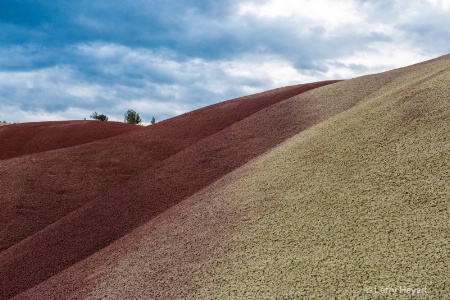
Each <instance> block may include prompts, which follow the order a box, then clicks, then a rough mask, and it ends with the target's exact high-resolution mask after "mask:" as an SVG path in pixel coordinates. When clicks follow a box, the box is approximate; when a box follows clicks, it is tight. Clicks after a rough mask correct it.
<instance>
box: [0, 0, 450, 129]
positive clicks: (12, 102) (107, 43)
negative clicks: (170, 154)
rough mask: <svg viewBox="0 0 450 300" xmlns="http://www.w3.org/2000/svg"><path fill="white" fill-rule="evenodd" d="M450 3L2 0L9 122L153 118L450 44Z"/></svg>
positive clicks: (354, 72) (343, 75)
mask: <svg viewBox="0 0 450 300" xmlns="http://www.w3.org/2000/svg"><path fill="white" fill-rule="evenodd" d="M448 16H450V0H373V1H371V0H298V1H295V0H242V1H237V0H214V1H208V0H130V1H119V0H77V1H69V0H48V1H45V0H0V121H2V120H5V121H7V122H18V123H22V122H35V121H52V120H82V119H84V118H87V119H90V118H89V116H90V115H91V114H92V113H93V112H94V111H96V112H98V113H99V114H106V115H107V116H108V117H109V120H110V121H120V122H123V119H124V113H125V112H126V111H127V110H128V109H133V110H135V111H136V112H138V113H139V114H140V116H141V117H142V119H143V123H144V125H148V124H149V123H150V120H151V118H152V117H153V116H154V117H155V118H156V120H157V121H161V120H163V119H167V118H170V117H173V116H176V115H179V114H182V113H185V112H188V111H191V110H194V109H197V108H201V107H204V106H207V105H210V104H213V103H217V102H220V101H224V100H228V99H232V98H236V97H240V96H244V95H249V94H254V93H258V92H262V91H265V90H269V89H273V88H278V87H282V86H287V85H293V84H299V83H307V82H314V81H321V80H328V79H350V78H354V77H358V76H362V75H365V74H373V73H378V72H382V71H387V70H391V69H394V68H399V67H403V66H407V65H411V64H414V63H417V62H421V61H424V60H428V59H431V58H434V57H437V56H440V55H444V54H448V53H450V39H449V37H450V18H449V17H448Z"/></svg>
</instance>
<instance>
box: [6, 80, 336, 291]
mask: <svg viewBox="0 0 450 300" xmlns="http://www.w3.org/2000/svg"><path fill="white" fill-rule="evenodd" d="M333 82H336V81H328V82H318V83H311V84H304V85H297V86H292V87H286V88H281V89H277V90H273V91H268V92H264V93H261V94H257V95H252V96H248V97H242V98H239V99H236V100H232V101H226V102H222V103H220V104H217V105H213V106H210V107H206V108H203V109H201V110H197V111H193V112H191V113H188V114H185V115H182V116H180V117H177V118H173V119H170V120H167V121H164V122H160V123H157V124H156V125H152V126H150V127H148V128H146V129H145V130H140V131H138V132H136V133H130V134H127V135H121V136H118V137H115V138H111V139H107V140H103V141H98V142H94V143H90V144H87V145H80V146H77V147H71V148H67V149H61V150H58V151H56V152H54V151H50V152H45V153H40V154H39V153H38V154H36V155H33V156H29V157H24V158H16V159H10V160H6V161H5V162H4V164H3V166H2V167H4V168H5V169H8V172H10V173H9V176H8V180H9V182H10V183H9V184H6V182H7V181H6V180H5V182H4V187H5V190H6V191H7V192H8V193H9V194H8V196H6V197H4V198H3V199H5V200H3V201H4V203H6V205H5V206H6V207H8V205H9V207H10V212H8V211H6V212H5V213H4V217H2V219H3V220H5V222H8V224H7V225H8V228H9V230H5V231H4V232H3V234H4V235H5V236H6V238H5V239H3V240H6V239H7V238H9V244H10V245H12V246H11V247H10V248H8V249H6V250H4V251H3V252H1V253H0V278H8V277H10V278H11V277H14V278H15V281H14V282H11V281H8V280H5V281H2V282H0V283H1V284H2V286H0V290H1V291H2V293H4V294H3V295H4V296H10V295H13V294H14V293H16V292H18V291H21V290H23V289H26V288H28V287H31V286H33V285H34V284H37V283H39V282H40V281H42V280H44V279H46V278H47V277H49V276H51V275H53V274H55V273H57V272H59V271H61V270H63V269H64V268H66V267H68V266H70V265H71V264H73V263H75V262H77V261H79V260H81V259H83V258H85V257H87V256H88V255H90V254H92V253H94V252H95V251H97V250H99V249H101V248H102V247H104V246H106V245H108V244H109V243H111V242H113V241H114V240H116V239H117V238H119V237H121V236H122V235H124V234H126V233H128V232H129V231H131V230H132V229H133V228H135V227H137V226H139V225H141V224H143V223H144V222H146V221H148V220H150V219H151V218H153V217H155V216H157V215H158V214H159V213H160V212H161V211H163V210H165V209H167V208H168V207H170V206H171V205H174V204H175V203H177V202H178V201H181V200H182V199H183V198H185V197H186V196H189V195H191V194H193V193H194V192H196V191H198V190H199V189H201V188H203V187H204V186H205V185H207V184H209V183H211V182H212V181H214V180H215V179H217V178H219V177H220V176H222V175H223V174H225V173H227V172H229V171H230V170H232V169H233V168H236V167H238V166H240V165H241V164H243V163H244V162H246V161H248V160H249V159H251V158H252V157H255V156H257V155H258V154H261V153H262V152H264V151H265V150H266V149H268V148H269V147H271V146H273V145H275V143H277V141H282V140H283V136H287V135H292V134H294V132H293V131H292V130H290V129H289V130H285V132H284V133H282V132H280V133H277V132H276V131H275V130H276V128H278V127H274V128H273V129H272V134H271V135H268V136H267V137H262V138H261V136H260V135H259V132H253V133H252V132H249V133H250V136H249V138H253V139H255V143H256V145H257V147H256V148H255V149H256V150H253V148H251V147H250V150H249V151H243V152H242V155H236V156H235V157H232V155H235V154H236V153H239V152H240V150H241V148H242V147H241V145H240V144H237V143H239V142H240V140H239V139H238V138H235V139H234V141H232V142H231V143H229V142H228V141H227V138H230V137H226V136H224V135H223V134H221V132H222V131H225V130H226V129H228V128H229V127H230V126H232V125H233V124H235V123H236V122H239V121H240V120H244V119H245V118H247V117H249V116H251V115H253V114H255V113H257V112H258V111H261V110H263V109H264V108H266V107H270V106H271V105H273V104H276V103H278V102H280V101H282V100H284V99H287V98H290V97H291V96H293V95H298V94H299V93H302V92H305V91H308V90H310V89H313V88H316V87H320V86H323V85H327V84H330V83H333ZM261 117H262V119H261V120H264V117H265V116H263V115H261ZM311 120H313V121H314V120H319V119H317V118H313V119H311ZM274 121H276V120H273V121H272V123H273V122H274ZM275 125H276V124H275ZM279 125H281V124H278V125H277V126H279ZM301 126H303V125H301ZM287 128H289V126H287ZM267 132H270V130H268V131H267ZM213 136H214V138H213V139H212V140H211V142H205V141H204V140H207V139H209V138H211V137H213ZM272 136H275V137H274V138H272ZM229 144H231V146H228V145H229ZM192 147H195V148H192ZM217 147H218V148H217ZM221 149H223V150H225V151H226V152H227V155H228V156H227V157H224V158H221V157H220V155H219V156H217V157H209V156H208V155H212V154H213V152H217V151H221ZM175 154H176V155H175ZM211 160H215V161H216V162H215V163H214V164H210V163H209V161H211ZM197 163H198V164H200V165H201V166H203V168H204V170H203V172H202V170H200V169H198V170H197V166H196V164H197ZM49 167H51V168H52V169H51V172H49V170H48V168H49ZM199 170H200V172H199V173H200V174H201V175H199V176H195V174H197V173H196V172H198V171H199ZM44 172H45V174H44ZM47 174H49V175H53V176H51V177H50V176H49V175H47ZM137 174H139V176H136V177H133V176H134V175H137ZM24 175H25V178H24ZM197 177H198V178H197ZM130 178H131V179H130ZM127 179H128V180H127ZM23 180H26V182H27V185H23ZM58 180H59V181H58ZM55 181H56V182H55ZM119 183H121V184H120V185H119ZM179 183H180V184H179ZM14 184H15V186H14ZM61 195H62V197H61ZM150 195H152V196H150ZM58 196H60V197H58ZM92 199H93V200H92ZM89 201H90V202H89ZM84 203H87V204H85V205H84V206H82V205H83V204H84ZM17 205H19V206H17ZM80 206H82V207H81V208H80V209H78V210H76V211H74V212H73V213H71V214H69V215H67V216H66V217H64V218H62V217H63V216H64V215H66V214H67V213H68V212H70V211H73V210H74V209H76V208H77V207H80ZM19 210H20V211H19ZM10 216H15V219H13V220H11V217H10ZM21 218H22V219H21ZM33 218H34V220H33ZM30 220H33V221H34V222H31V221H30ZM21 221H22V222H21ZM55 221H57V222H55ZM52 222H55V223H53V224H52V225H50V226H48V227H46V228H45V229H44V230H42V231H38V230H40V229H42V228H44V227H45V225H48V224H50V223H52ZM27 226H28V227H27ZM15 231H16V240H12V238H11V236H12V235H13V233H14V232H15ZM33 233H34V234H33ZM20 234H21V235H20ZM24 236H29V238H27V239H24V240H22V241H21V242H19V243H17V244H14V243H16V242H17V241H18V239H17V237H19V238H23V237H24ZM6 241H7V242H8V240H6Z"/></svg>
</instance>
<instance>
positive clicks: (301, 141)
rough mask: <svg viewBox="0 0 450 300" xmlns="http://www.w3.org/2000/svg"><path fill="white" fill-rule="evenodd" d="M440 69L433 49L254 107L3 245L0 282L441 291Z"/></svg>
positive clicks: (215, 289) (67, 289) (260, 293)
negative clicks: (406, 63) (426, 57)
mask: <svg viewBox="0 0 450 300" xmlns="http://www.w3.org/2000/svg"><path fill="white" fill-rule="evenodd" d="M449 67H450V56H444V57H441V58H438V59H435V60H432V61H429V62H425V63H421V64H418V65H414V66H411V67H408V68H403V69H398V70H393V71H390V72H385V73H381V74H376V75H370V76H364V77H360V78H356V79H352V80H347V81H343V82H339V83H335V84H331V85H327V86H323V87H320V88H317V89H313V90H310V91H308V92H305V93H302V94H298V95H296V96H294V97H292V98H289V99H286V100H284V101H281V102H277V103H275V104H272V105H270V106H268V107H266V108H265V109H263V110H261V111H258V112H255V113H253V114H250V115H249V116H248V117H246V118H243V119H242V120H240V121H237V122H234V123H233V124H232V125H230V126H227V127H225V128H224V129H223V130H221V131H219V132H217V133H215V134H212V135H209V136H208V137H205V138H204V139H202V140H200V141H198V142H196V143H193V144H192V145H190V146H188V147H186V148H185V149H183V150H181V151H179V152H177V153H176V154H174V155H171V156H170V157H168V158H167V159H165V160H164V161H162V162H161V163H160V164H158V167H157V168H154V169H147V170H144V171H143V172H142V173H140V174H139V176H135V177H133V178H130V179H129V180H127V181H126V182H122V183H121V184H120V185H119V186H116V188H115V189H110V190H109V191H108V193H107V194H105V195H100V196H98V197H97V198H95V199H94V200H92V201H90V202H89V203H88V204H86V205H84V206H83V207H81V208H80V209H78V210H76V211H73V212H72V213H70V214H68V215H66V216H65V217H64V218H62V219H60V220H59V221H58V222H56V223H54V224H52V225H50V226H48V227H46V228H45V229H44V230H41V231H39V232H37V233H35V234H34V235H32V236H31V237H30V238H28V239H25V240H22V241H21V242H19V243H17V244H15V245H13V246H12V247H10V248H9V249H6V250H5V251H3V252H1V253H0V278H15V279H17V280H16V282H15V283H9V282H4V283H2V288H1V290H2V291H3V290H13V292H10V294H7V295H6V296H9V295H14V294H15V293H17V292H19V291H24V293H22V294H20V295H18V296H17V297H16V298H17V299H29V298H48V297H56V298H67V299H70V298H72V299H80V298H84V299H89V298H100V297H104V296H105V295H107V296H108V297H111V298H123V299H127V298H160V299H211V298H215V299H236V298H238V299H251V298H277V297H278V298H311V296H312V295H314V297H317V298H330V297H337V298H363V297H375V296H376V295H374V294H373V292H374V290H373V289H374V288H378V287H392V288H396V287H397V288H398V287H399V286H401V287H409V288H416V289H422V291H423V288H425V291H426V292H427V296H429V297H432V298H437V299H439V298H444V297H445V295H446V292H447V289H448V286H447V278H448V276H449V272H448V270H447V268H446V267H445V259H446V257H447V256H446V255H447V248H446V240H447V224H446V220H447V203H446V202H447V199H449V197H450V190H449V188H448V187H447V185H445V183H446V178H448V153H449V150H450V141H449V139H448V115H449V113H450V105H449V103H450V101H449V100H450V84H449V83H450V68H449ZM51 275H54V276H52V277H50V276H51ZM27 276H28V277H27ZM35 284H37V285H36V286H34V287H32V286H33V285H35ZM29 287H32V288H30V289H28V290H26V289H27V288H29ZM371 289H372V290H371ZM25 290H26V291H25ZM402 296H405V297H408V295H401V296H400V297H402Z"/></svg>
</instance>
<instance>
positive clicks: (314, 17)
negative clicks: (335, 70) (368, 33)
mask: <svg viewBox="0 0 450 300" xmlns="http://www.w3.org/2000/svg"><path fill="white" fill-rule="evenodd" d="M238 14H239V15H243V16H246V15H253V16H257V17H260V18H280V21H281V20H282V19H283V18H284V19H285V18H301V19H303V20H308V21H309V25H310V26H311V25H320V26H322V25H325V26H327V27H336V26H338V25H344V24H356V23H359V22H361V21H362V18H361V16H360V14H359V12H358V10H357V6H356V5H355V2H354V1H349V0H334V1H329V0H301V1H291V0H267V1H263V2H261V1H247V2H244V3H242V4H241V5H239V8H238Z"/></svg>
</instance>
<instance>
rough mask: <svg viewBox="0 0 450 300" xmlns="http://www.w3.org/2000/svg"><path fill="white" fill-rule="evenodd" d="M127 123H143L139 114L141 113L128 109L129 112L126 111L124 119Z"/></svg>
mask: <svg viewBox="0 0 450 300" xmlns="http://www.w3.org/2000/svg"><path fill="white" fill-rule="evenodd" d="M124 121H125V123H127V124H136V125H138V124H141V123H142V119H141V117H140V116H139V114H138V113H137V112H135V111H134V110H132V109H129V110H127V112H126V113H125V119H124Z"/></svg>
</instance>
